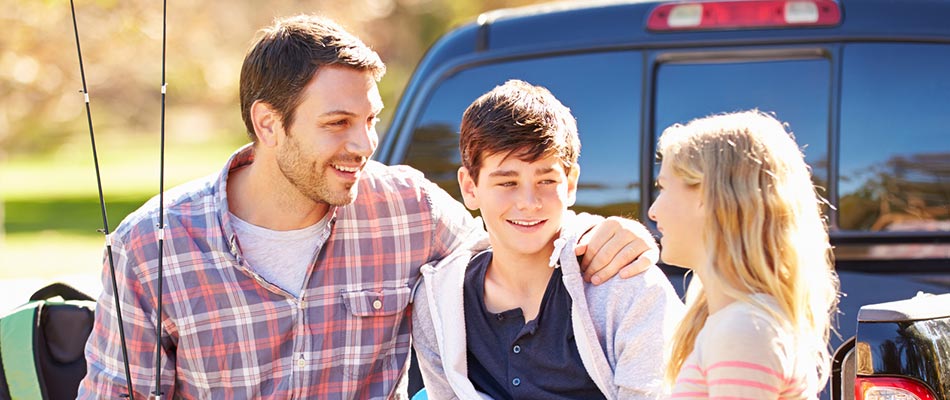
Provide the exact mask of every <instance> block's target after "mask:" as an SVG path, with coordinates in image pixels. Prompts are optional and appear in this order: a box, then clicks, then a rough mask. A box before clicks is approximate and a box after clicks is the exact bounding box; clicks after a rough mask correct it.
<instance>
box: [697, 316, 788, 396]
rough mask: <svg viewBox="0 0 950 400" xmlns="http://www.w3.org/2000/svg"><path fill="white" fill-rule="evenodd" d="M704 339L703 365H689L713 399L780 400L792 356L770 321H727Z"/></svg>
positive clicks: (738, 318)
mask: <svg viewBox="0 0 950 400" xmlns="http://www.w3.org/2000/svg"><path fill="white" fill-rule="evenodd" d="M718 322H719V323H718V324H716V326H712V327H710V328H714V329H711V330H709V331H707V332H706V334H705V335H704V336H705V337H704V338H703V343H702V346H701V347H698V348H697V350H699V351H700V354H699V358H700V359H701V360H702V363H701V365H695V364H694V365H687V366H686V368H692V369H693V370H694V372H699V373H700V374H701V375H702V376H703V379H704V380H705V382H706V385H707V388H708V396H709V398H710V399H719V400H745V399H778V398H781V397H782V392H783V391H784V389H785V387H786V386H787V383H788V382H787V381H788V379H787V373H786V371H788V370H789V368H788V359H787V358H788V357H787V355H786V352H785V347H784V343H783V341H782V338H781V335H780V333H779V330H778V329H777V327H776V326H775V324H774V322H772V321H771V319H770V318H767V317H765V316H763V315H756V314H752V315H750V314H745V315H736V317H735V318H726V319H723V320H721V321H718Z"/></svg>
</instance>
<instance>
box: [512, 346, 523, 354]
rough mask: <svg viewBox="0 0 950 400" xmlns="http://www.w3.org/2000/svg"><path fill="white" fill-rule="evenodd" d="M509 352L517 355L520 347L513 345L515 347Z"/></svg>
mask: <svg viewBox="0 0 950 400" xmlns="http://www.w3.org/2000/svg"><path fill="white" fill-rule="evenodd" d="M511 351H513V352H515V354H519V353H521V346H518V345H515V347H512V348H511Z"/></svg>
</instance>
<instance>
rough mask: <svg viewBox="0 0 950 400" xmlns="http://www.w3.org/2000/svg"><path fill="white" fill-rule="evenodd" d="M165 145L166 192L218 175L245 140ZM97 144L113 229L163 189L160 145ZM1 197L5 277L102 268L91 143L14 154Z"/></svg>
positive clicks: (1, 178) (0, 256)
mask: <svg viewBox="0 0 950 400" xmlns="http://www.w3.org/2000/svg"><path fill="white" fill-rule="evenodd" d="M167 146H168V147H167V148H166V150H165V157H166V159H165V188H166V190H167V189H169V188H171V187H172V186H174V185H176V184H179V183H182V182H186V181H188V180H191V179H194V178H198V177H201V176H204V175H208V174H211V173H216V172H218V170H219V169H220V168H222V167H223V166H224V162H225V160H226V159H227V157H228V156H229V155H230V154H231V152H232V151H233V150H234V149H235V148H237V147H238V146H240V143H238V142H234V141H224V142H213V143H172V142H171V141H169V142H168V144H167ZM98 147H99V148H98V153H99V161H100V165H101V171H102V183H103V192H104V195H105V199H106V208H107V210H108V216H109V218H108V219H109V225H110V230H111V229H114V228H115V226H116V225H118V223H119V221H121V220H122V218H123V217H125V215H126V214H128V213H129V212H131V211H133V210H135V209H136V208H138V207H139V206H140V205H141V204H142V203H143V202H144V201H145V200H147V199H148V198H150V197H152V196H154V195H156V194H157V193H158V188H159V183H158V180H159V173H158V167H159V151H158V143H157V141H156V140H153V139H151V138H146V139H132V140H110V141H100V143H98ZM0 199H2V201H3V207H4V231H5V234H4V237H3V240H2V243H0V280H4V279H20V278H40V279H54V278H56V277H59V276H64V275H75V274H95V275H98V274H99V273H100V272H101V270H102V264H101V255H102V245H103V242H104V239H103V237H102V234H101V233H98V230H99V229H102V214H101V211H100V207H99V200H98V195H97V189H96V174H95V169H94V166H93V161H92V151H91V147H90V145H89V143H88V141H87V142H86V143H81V142H80V143H77V144H75V145H68V146H64V147H63V148H62V149H61V150H60V151H57V152H56V153H55V154H51V155H47V156H42V157H35V156H34V157H22V156H20V157H18V156H16V155H13V156H11V157H10V158H8V159H7V160H6V161H5V162H3V163H2V164H0Z"/></svg>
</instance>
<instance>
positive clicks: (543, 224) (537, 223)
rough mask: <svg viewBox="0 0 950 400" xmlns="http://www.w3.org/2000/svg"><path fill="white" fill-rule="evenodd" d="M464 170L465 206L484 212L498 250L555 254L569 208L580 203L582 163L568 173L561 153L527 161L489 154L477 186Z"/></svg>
mask: <svg viewBox="0 0 950 400" xmlns="http://www.w3.org/2000/svg"><path fill="white" fill-rule="evenodd" d="M506 156H507V157H506ZM463 171H464V172H463V173H462V174H460V175H463V176H460V183H461V184H462V192H463V196H464V197H465V205H466V206H468V207H469V208H471V209H475V208H478V209H479V210H480V211H481V215H482V218H483V219H484V220H485V227H486V229H487V230H488V233H489V235H490V237H491V243H492V247H493V248H494V249H495V251H496V252H497V251H507V252H509V254H513V255H520V256H528V257H532V256H536V257H543V258H544V259H547V258H548V257H550V255H551V252H552V251H553V243H554V239H555V237H556V235H557V234H558V232H559V231H560V229H561V220H562V216H563V214H564V211H565V210H567V208H568V207H570V206H571V205H573V204H574V199H575V194H576V192H577V176H578V169H577V167H576V166H575V167H574V168H573V169H572V171H571V173H570V174H568V173H566V172H565V171H564V166H563V165H561V161H560V160H558V159H557V158H556V157H545V158H542V159H540V160H537V161H534V162H526V161H522V160H519V159H518V158H517V157H514V156H508V154H493V155H490V156H488V157H486V158H485V160H484V162H483V164H482V168H481V170H480V171H479V177H478V184H477V185H476V184H475V183H474V180H472V179H471V176H468V175H467V170H464V168H463Z"/></svg>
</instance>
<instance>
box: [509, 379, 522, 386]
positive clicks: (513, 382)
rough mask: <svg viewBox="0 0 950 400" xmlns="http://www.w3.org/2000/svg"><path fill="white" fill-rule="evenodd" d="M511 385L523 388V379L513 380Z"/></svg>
mask: <svg viewBox="0 0 950 400" xmlns="http://www.w3.org/2000/svg"><path fill="white" fill-rule="evenodd" d="M511 384H512V385H515V386H521V378H515V379H512V380H511Z"/></svg>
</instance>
